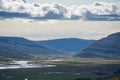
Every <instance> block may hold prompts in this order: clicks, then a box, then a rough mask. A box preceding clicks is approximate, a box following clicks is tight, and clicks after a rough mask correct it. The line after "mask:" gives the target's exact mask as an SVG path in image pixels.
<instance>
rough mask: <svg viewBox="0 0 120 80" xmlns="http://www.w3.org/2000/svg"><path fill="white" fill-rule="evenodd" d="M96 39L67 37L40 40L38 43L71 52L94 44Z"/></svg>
mask: <svg viewBox="0 0 120 80" xmlns="http://www.w3.org/2000/svg"><path fill="white" fill-rule="evenodd" d="M93 42H94V40H84V39H78V38H65V39H55V40H46V41H38V42H36V43H37V44H40V45H43V46H47V47H50V48H52V49H56V50H58V51H62V52H66V53H67V52H71V53H76V52H80V51H81V50H83V49H85V48H86V47H88V46H89V45H90V44H92V43H93Z"/></svg>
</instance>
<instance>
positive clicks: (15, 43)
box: [0, 37, 60, 58]
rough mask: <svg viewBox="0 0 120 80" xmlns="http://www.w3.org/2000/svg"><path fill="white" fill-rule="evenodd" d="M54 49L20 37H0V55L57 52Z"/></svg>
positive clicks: (16, 55) (12, 55) (13, 55)
mask: <svg viewBox="0 0 120 80" xmlns="http://www.w3.org/2000/svg"><path fill="white" fill-rule="evenodd" d="M57 53H60V52H58V51H56V50H53V49H49V48H46V47H44V46H41V45H38V44H36V43H35V42H34V41H30V40H27V39H24V38H20V37H0V56H5V57H12V58H14V57H20V58H21V57H23V58H24V57H25V56H26V57H27V55H31V54H33V55H34V54H57Z"/></svg>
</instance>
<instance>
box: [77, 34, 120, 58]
mask: <svg viewBox="0 0 120 80" xmlns="http://www.w3.org/2000/svg"><path fill="white" fill-rule="evenodd" d="M76 56H79V57H85V58H108V59H120V32H118V33H114V34H111V35H109V36H108V37H106V38H103V39H100V40H98V41H96V42H95V43H93V44H92V45H90V46H89V47H88V48H86V49H84V50H83V51H82V52H80V53H79V54H77V55H76Z"/></svg>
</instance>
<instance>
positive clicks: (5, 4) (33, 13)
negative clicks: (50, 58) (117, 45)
mask: <svg viewBox="0 0 120 80" xmlns="http://www.w3.org/2000/svg"><path fill="white" fill-rule="evenodd" d="M115 32H120V0H67V1H65V0H0V36H19V37H25V38H28V39H31V40H47V39H57V38H71V37H72V38H82V39H100V38H102V37H105V36H107V35H109V34H111V33H115Z"/></svg>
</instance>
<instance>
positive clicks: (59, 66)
mask: <svg viewBox="0 0 120 80" xmlns="http://www.w3.org/2000/svg"><path fill="white" fill-rule="evenodd" d="M44 63H45V64H55V65H56V67H51V68H33V69H11V70H0V80H120V61H119V60H98V59H65V60H63V61H44Z"/></svg>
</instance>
